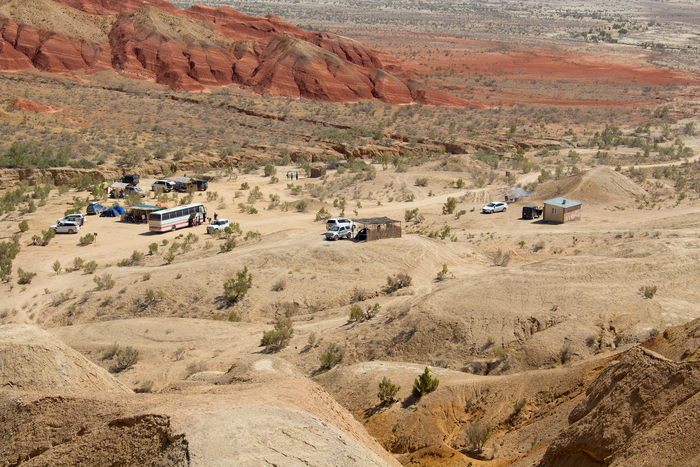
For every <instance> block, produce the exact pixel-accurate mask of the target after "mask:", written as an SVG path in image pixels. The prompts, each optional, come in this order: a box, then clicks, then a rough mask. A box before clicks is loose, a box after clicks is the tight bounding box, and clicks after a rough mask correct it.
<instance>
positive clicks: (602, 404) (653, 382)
mask: <svg viewBox="0 0 700 467" xmlns="http://www.w3.org/2000/svg"><path fill="white" fill-rule="evenodd" d="M698 416H700V362H698V361H692V362H684V363H678V362H673V361H670V360H667V359H666V358H664V357H662V356H661V355H659V354H656V353H653V352H651V351H649V350H646V349H642V348H641V347H635V348H633V349H632V350H630V351H629V352H628V353H627V354H626V355H625V356H624V357H623V358H622V359H621V360H620V361H619V362H613V363H611V364H610V365H609V366H608V367H607V368H606V369H605V370H603V371H602V372H601V373H600V375H599V376H598V377H597V378H596V379H595V381H593V383H591V385H590V386H589V387H588V388H587V390H586V398H585V399H584V400H583V401H582V402H581V403H580V404H578V405H577V406H576V407H575V408H574V410H572V411H571V413H570V415H569V424H570V426H569V427H568V428H567V429H565V430H564V431H563V432H562V433H561V434H560V435H559V436H557V438H556V439H555V440H554V441H553V442H552V444H551V445H550V447H549V449H547V452H546V453H545V455H544V458H543V459H542V462H541V463H540V465H541V466H548V467H557V466H570V465H617V466H643V465H644V466H647V465H648V466H651V465H688V466H690V465H698V462H700V445H698V443H697V439H698V424H697V419H698Z"/></svg>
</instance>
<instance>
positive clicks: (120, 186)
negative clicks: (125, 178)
mask: <svg viewBox="0 0 700 467" xmlns="http://www.w3.org/2000/svg"><path fill="white" fill-rule="evenodd" d="M128 186H129V184H128V183H122V182H114V183H112V185H111V187H112V188H114V189H116V190H119V189H124V188H126V187H128Z"/></svg>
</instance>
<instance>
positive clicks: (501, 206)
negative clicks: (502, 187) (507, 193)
mask: <svg viewBox="0 0 700 467" xmlns="http://www.w3.org/2000/svg"><path fill="white" fill-rule="evenodd" d="M507 209H508V205H507V204H506V203H504V202H503V201H494V202H493V203H489V204H487V205H486V206H484V207H483V208H481V212H483V213H486V214H493V213H494V212H501V211H503V212H506V210H507Z"/></svg>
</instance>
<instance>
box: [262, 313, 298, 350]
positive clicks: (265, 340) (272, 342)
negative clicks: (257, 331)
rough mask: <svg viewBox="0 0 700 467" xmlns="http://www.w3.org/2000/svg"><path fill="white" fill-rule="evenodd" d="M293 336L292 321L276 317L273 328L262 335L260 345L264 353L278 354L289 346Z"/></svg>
mask: <svg viewBox="0 0 700 467" xmlns="http://www.w3.org/2000/svg"><path fill="white" fill-rule="evenodd" d="M293 335H294V328H293V326H292V320H291V319H289V318H282V317H278V318H277V322H276V323H275V328H274V329H273V330H271V331H266V332H264V333H263V337H262V339H261V340H260V345H261V346H264V347H265V351H266V352H279V351H280V350H282V349H283V348H285V347H286V346H287V345H288V344H289V342H290V341H291V340H292V336H293Z"/></svg>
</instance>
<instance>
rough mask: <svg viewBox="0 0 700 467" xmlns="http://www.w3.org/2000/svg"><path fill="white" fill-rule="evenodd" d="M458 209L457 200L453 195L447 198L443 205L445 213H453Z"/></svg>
mask: <svg viewBox="0 0 700 467" xmlns="http://www.w3.org/2000/svg"><path fill="white" fill-rule="evenodd" d="M455 209H457V200H456V199H454V198H453V197H451V196H450V197H449V198H447V202H446V203H445V204H443V205H442V213H443V214H452V213H453V212H455Z"/></svg>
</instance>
